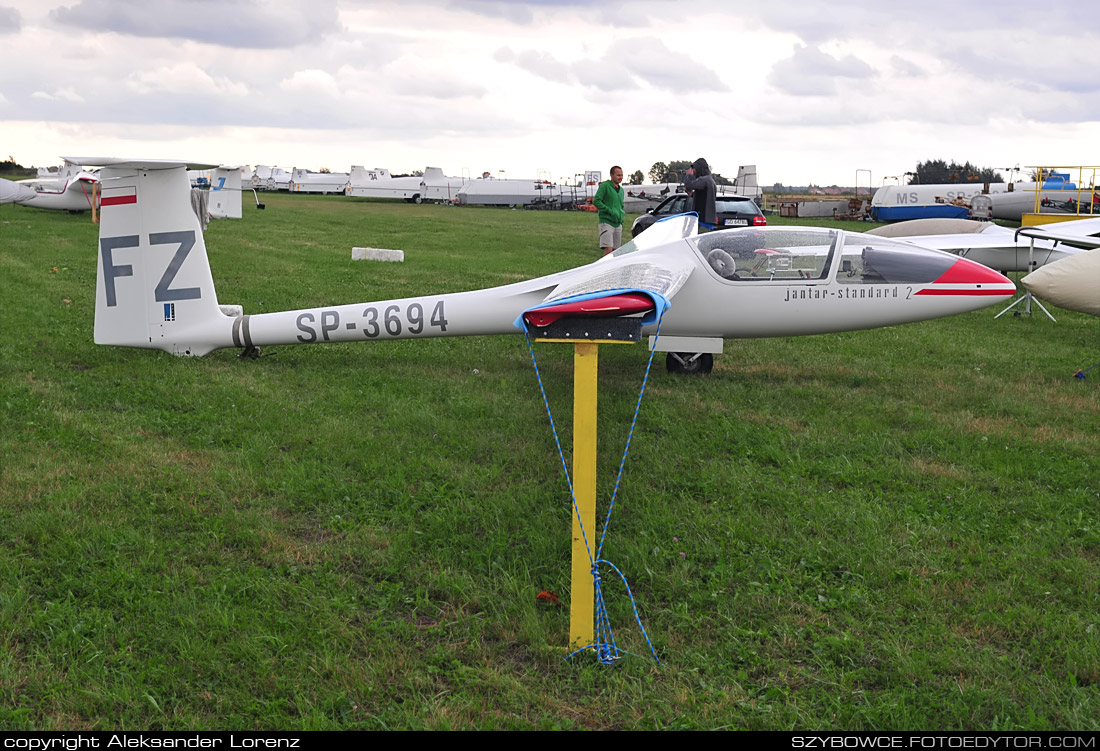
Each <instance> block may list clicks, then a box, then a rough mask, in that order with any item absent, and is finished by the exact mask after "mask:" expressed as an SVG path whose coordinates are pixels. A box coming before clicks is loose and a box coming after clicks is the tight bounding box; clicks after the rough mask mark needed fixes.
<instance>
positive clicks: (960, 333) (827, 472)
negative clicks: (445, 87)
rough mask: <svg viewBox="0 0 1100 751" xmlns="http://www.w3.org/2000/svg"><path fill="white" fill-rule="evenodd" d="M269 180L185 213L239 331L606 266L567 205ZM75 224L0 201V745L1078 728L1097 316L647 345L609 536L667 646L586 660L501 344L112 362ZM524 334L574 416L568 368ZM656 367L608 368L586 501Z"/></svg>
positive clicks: (544, 450) (90, 265)
mask: <svg viewBox="0 0 1100 751" xmlns="http://www.w3.org/2000/svg"><path fill="white" fill-rule="evenodd" d="M264 200H265V201H266V203H267V206H268V208H267V210H266V211H263V212H259V211H255V210H254V209H251V208H250V207H249V206H248V205H247V202H246V206H245V212H246V213H245V216H244V218H243V219H242V220H240V221H215V222H214V223H213V224H212V225H211V227H210V229H209V230H208V232H207V244H208V247H209V253H210V259H211V265H212V268H213V271H214V276H215V280H216V283H217V286H218V295H219V299H220V300H221V301H222V302H223V303H240V304H242V305H244V307H245V311H246V312H249V313H257V312H263V311H271V310H280V309H290V308H301V307H309V306H314V305H322V304H326V305H327V304H335V303H346V302H358V301H366V300H373V299H387V298H396V297H402V296H407V295H412V294H429V293H435V292H444V291H458V290H463V289H472V288H478V287H482V286H488V285H495V284H502V283H507V282H510V281H515V280H519V279H524V278H530V277H533V276H537V275H540V274H544V273H550V272H552V271H557V270H560V269H564V268H569V267H572V266H575V265H578V264H581V263H584V262H586V261H589V260H592V259H594V258H595V257H596V255H597V253H598V249H597V248H596V233H595V226H594V225H595V219H594V218H593V217H592V216H590V215H585V214H576V213H552V212H524V211H512V210H500V209H475V208H453V207H442V206H427V205H425V206H411V205H405V204H391V203H383V202H371V201H356V200H353V199H352V200H349V199H343V198H336V197H333V198H324V197H312V196H265V197H264ZM770 221H771V222H772V223H777V221H782V220H776V219H771V220H770ZM792 223H797V222H792ZM849 226H855V227H856V228H857V229H858V228H863V227H866V225H858V224H856V225H849ZM96 234H97V230H96V228H95V227H94V226H93V225H92V224H91V223H90V221H89V220H88V217H87V216H86V215H84V216H70V215H68V214H64V213H57V212H44V211H35V210H32V209H25V208H22V207H12V206H4V207H0V539H2V543H3V544H0V580H2V581H3V583H4V584H3V586H2V587H0V727H4V728H8V729H88V728H99V729H108V728H131V729H133V728H165V729H211V728H240V729H251V728H263V729H274V728H280V729H305V728H314V729H384V728H388V729H398V728H431V729H448V728H451V729H457V728H484V729H509V728H541V729H554V728H563V729H572V728H593V729H611V728H622V729H661V728H664V729H668V728H752V729H790V728H800V729H837V728H841V729H875V728H878V729H885V728H890V729H970V728H982V729H1000V730H1012V729H1052V728H1067V729H1079V730H1097V729H1100V720H1098V719H1097V718H1098V717H1100V615H1098V614H1097V613H1098V610H1100V608H1098V606H1100V594H1098V591H1100V590H1098V588H1097V585H1096V582H1097V580H1098V579H1100V471H1098V470H1097V459H1096V457H1097V455H1098V454H1100V430H1098V427H1100V393H1098V391H1097V382H1098V381H1100V373H1097V374H1095V375H1093V376H1092V377H1091V378H1090V379H1089V380H1087V381H1081V380H1078V379H1074V378H1072V374H1073V372H1074V371H1075V370H1076V369H1077V368H1079V367H1082V366H1086V365H1089V364H1091V363H1092V362H1093V361H1095V360H1096V359H1098V358H1100V322H1098V321H1097V320H1096V319H1095V318H1092V317H1087V316H1083V315H1077V314H1073V313H1069V312H1066V311H1060V310H1059V311H1054V312H1055V314H1056V315H1057V317H1058V323H1057V324H1052V323H1051V322H1049V321H1048V320H1047V319H1045V318H1044V317H1042V316H1034V317H1031V318H1027V317H1021V318H1012V317H1009V316H1004V317H1002V318H1000V319H998V320H993V315H994V313H995V312H996V311H995V309H987V310H985V311H981V312H978V313H974V314H971V315H967V316H959V317H955V318H949V319H944V320H940V321H932V322H927V323H922V324H914V325H909V326H904V327H896V328H889V329H882V330H876V331H868V332H858V333H850V334H837V335H830V336H819V337H808V338H797V339H764V340H749V341H731V342H727V344H726V351H725V354H724V355H723V356H721V357H719V358H717V360H716V364H715V368H714V372H713V374H712V375H711V376H710V377H706V378H695V379H691V378H687V379H685V378H676V377H672V376H670V375H668V374H666V373H665V372H664V369H663V367H660V363H659V362H657V363H655V370H654V373H653V376H652V377H651V383H650V387H649V389H648V391H647V393H646V398H645V402H644V403H643V405H642V411H641V416H640V418H639V422H638V428H637V432H636V433H635V436H634V440H633V444H632V448H631V454H630V458H629V460H628V463H627V467H626V472H625V476H624V480H623V486H622V489H621V490H620V497H619V501H618V502H617V508H616V512H615V516H614V517H613V521H612V530H611V534H610V537H609V541H608V543H607V547H606V548H605V553H606V557H607V558H609V559H610V560H611V561H613V562H614V563H615V564H616V565H617V566H618V567H619V568H620V569H622V570H623V571H624V573H626V575H627V576H628V578H629V580H630V582H631V586H632V587H633V589H634V593H635V595H636V597H637V601H638V604H639V607H640V610H641V613H642V616H643V618H644V621H645V624H646V628H647V629H648V630H649V633H650V635H651V637H652V639H653V642H654V645H655V647H656V649H657V651H658V653H659V654H660V656H661V659H662V661H663V665H662V666H660V667H658V666H656V665H655V664H654V663H653V662H652V660H651V659H648V658H645V657H629V658H627V659H625V660H624V661H622V662H621V663H620V664H619V665H618V666H617V667H615V668H611V669H608V668H603V667H601V666H599V665H598V664H596V663H595V661H594V659H592V658H591V657H590V656H582V657H580V658H579V659H576V658H575V659H574V660H573V661H570V662H566V661H565V660H564V659H563V655H564V650H563V647H564V645H565V642H566V640H567V634H568V609H567V607H566V606H565V604H566V603H567V602H568V589H569V578H568V577H569V524H570V507H569V498H568V493H567V490H566V487H565V481H564V479H563V477H562V473H561V469H560V465H559V462H558V459H557V454H556V450H555V448H554V442H553V438H552V436H551V433H550V430H549V427H548V425H547V421H546V415H545V412H544V409H543V406H542V402H541V398H540V396H539V392H538V387H537V384H536V382H535V378H534V374H533V370H532V367H531V363H530V359H529V357H528V353H527V350H526V346H525V344H524V342H523V339H522V338H521V337H491V338H472V339H434V340H422V341H399V342H378V343H369V344H368V343H364V344H328V345H324V346H317V347H284V348H278V349H277V350H272V351H271V352H270V353H268V352H265V354H273V355H275V356H272V357H264V358H261V359H259V360H252V361H242V360H238V359H237V358H236V357H235V353H234V352H231V351H221V352H217V353H214V354H212V355H210V356H208V357H205V358H201V359H178V358H175V357H172V356H170V355H167V354H164V353H159V352H148V351H138V350H126V349H117V348H107V347H97V346H95V345H94V344H93V343H92V315H93V305H94V300H95V247H96ZM352 246H372V247H386V248H400V249H403V250H404V251H405V253H406V260H405V262H404V263H403V264H371V263H365V262H352V261H350V254H351V247H352ZM55 269H56V271H55ZM537 352H538V355H539V363H540V368H541V369H542V372H543V378H544V380H545V381H546V384H547V390H548V395H549V398H550V401H551V405H552V406H553V407H554V410H555V417H556V419H557V420H558V424H559V430H560V431H562V433H563V434H564V435H566V436H567V435H569V431H570V425H571V417H570V412H571V398H570V397H571V392H572V384H571V378H572V375H571V374H572V353H571V351H570V350H569V348H566V347H562V348H557V347H554V346H551V345H540V347H539V348H538V350H537ZM644 368H645V352H644V351H643V350H642V349H641V348H637V347H605V348H603V349H602V351H601V383H600V385H601V389H600V426H601V433H600V441H601V444H600V446H601V456H600V460H599V471H600V484H601V494H602V495H601V498H602V499H603V501H604V502H606V499H607V497H608V496H609V494H610V485H611V482H612V480H613V478H614V474H615V470H616V469H617V466H618V461H619V456H620V453H621V451H622V446H623V443H624V441H625V437H626V429H627V426H628V423H629V420H630V416H631V414H632V412H633V409H634V402H635V400H636V398H637V389H638V387H639V386H640V383H641V378H642V374H643V372H644ZM475 371H477V372H476V373H475ZM568 455H569V447H568V446H566V456H567V457H568ZM602 514H603V511H602V510H601V512H600V515H601V517H602ZM609 580H610V577H608V584H607V588H608V591H609V598H610V610H611V615H612V619H613V622H614V624H615V626H616V629H617V631H616V633H617V636H618V638H619V643H620V645H622V646H624V647H625V648H627V649H629V650H630V651H632V652H635V653H638V654H644V653H645V652H646V651H647V649H646V645H645V643H644V641H643V640H642V639H641V637H640V635H639V634H638V631H637V628H636V627H635V626H634V624H633V618H632V615H631V612H630V605H629V601H628V600H627V598H626V597H625V595H624V594H623V590H622V588H621V586H620V585H619V584H617V583H616V582H615V581H609ZM543 589H549V590H551V591H554V592H556V593H558V594H559V595H560V596H561V598H562V602H563V606H562V607H554V606H549V605H544V604H542V603H540V602H538V601H536V599H535V595H536V594H537V593H538V592H539V591H540V590H543Z"/></svg>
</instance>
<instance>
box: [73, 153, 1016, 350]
mask: <svg viewBox="0 0 1100 751" xmlns="http://www.w3.org/2000/svg"><path fill="white" fill-rule="evenodd" d="M74 161H77V160H74ZM79 161H80V162H81V163H84V164H96V165H101V166H102V167H103V171H102V173H101V174H102V177H103V199H102V209H103V210H102V220H101V224H100V236H99V252H98V270H97V289H96V310H95V341H96V343H98V344H108V345H116V346H126V347H140V348H145V349H161V350H165V351H167V352H172V353H175V354H178V355H195V356H199V355H205V354H207V353H209V352H212V351H213V350H216V349H220V348H238V349H242V350H245V351H246V352H247V351H253V350H255V349H256V348H258V347H261V346H267V345H281V344H313V343H323V342H348V341H372V340H381V339H406V338H414V339H415V338H424V337H441V336H477V335H487V334H507V333H520V332H521V331H522V330H524V329H526V331H527V332H528V333H530V334H531V335H532V336H534V337H549V338H559V337H561V336H566V337H569V336H573V337H578V338H580V337H585V336H587V337H588V338H597V339H598V338H603V337H604V333H603V332H605V331H608V329H610V328H614V327H615V326H617V325H620V324H621V325H622V326H623V327H624V330H630V331H632V332H633V333H630V334H628V335H626V338H633V337H634V336H638V337H639V338H640V337H641V336H643V335H650V336H652V335H653V334H654V333H655V332H656V330H657V326H658V322H659V325H660V337H659V339H658V340H657V347H656V348H657V349H660V350H661V351H665V352H670V353H671V354H670V356H669V359H668V361H667V364H668V366H669V368H670V369H671V370H686V371H689V372H690V371H693V370H696V371H703V372H705V371H706V370H709V368H710V365H711V363H712V362H713V359H712V356H711V355H712V353H716V352H720V351H721V349H722V340H723V339H726V338H751V337H767V336H793V335H802V334H821V333H827V332H836V331H850V330H858V329H869V328H875V327H880V326H892V325H894V324H899V323H907V322H912V321H922V320H926V319H931V318H939V317H942V316H948V315H953V314H956V313H965V312H968V311H972V310H976V309H978V308H982V307H985V306H987V305H991V304H995V303H999V302H1002V301H1004V300H1007V299H1008V298H1010V297H1012V295H1013V294H1014V293H1015V291H1016V290H1015V286H1014V285H1013V284H1012V282H1011V281H1010V280H1008V279H1006V278H1005V277H1004V276H1002V275H1001V274H999V273H997V272H995V271H992V270H991V269H988V268H986V267H985V266H982V265H980V264H978V263H975V262H974V261H971V260H968V259H965V258H959V257H957V256H953V255H950V254H948V253H943V252H940V251H936V250H929V249H924V248H919V247H916V246H914V245H912V244H909V243H900V242H896V241H893V240H889V239H884V238H880V237H873V236H869V235H865V234H861V233H853V232H844V231H839V230H833V229H817V228H788V227H772V228H751V229H733V230H723V231H718V232H711V233H708V234H703V235H697V234H696V220H695V217H694V216H693V215H687V216H679V217H672V218H670V219H669V220H665V221H662V222H659V223H657V224H656V225H654V227H652V228H650V229H649V230H647V231H646V232H645V233H643V234H642V235H639V237H638V238H636V239H635V240H634V241H633V242H631V243H629V244H627V245H625V246H623V247H622V248H620V249H618V250H617V251H615V252H614V253H613V254H611V255H608V256H605V257H603V258H601V259H600V260H598V261H596V262H594V263H591V264H588V265H586V266H582V267H579V268H575V269H571V270H568V271H562V272H560V273H556V274H551V275H549V276H545V277H540V278H538V279H532V280H529V281H526V282H519V283H516V284H509V285H506V286H502V287H494V288H490V289H484V290H478V291H472V292H459V293H452V294H435V295H425V296H420V297H410V298H403V299H399V300H385V301H380V302H367V303H354V304H334V305H329V306H324V307H318V308H307V309H302V310H293V311H287V312H281V313H261V314H254V315H226V314H225V313H223V312H222V310H221V309H220V308H219V305H218V299H217V295H216V293H215V291H214V282H213V279H212V277H211V273H210V266H209V262H208V260H207V255H206V247H205V243H204V240H203V235H202V232H201V231H200V229H199V226H198V222H197V220H196V218H195V216H194V214H193V213H192V211H191V206H190V201H189V192H190V186H189V185H188V182H187V176H186V172H185V169H186V166H187V163H185V162H175V161H157V160H153V161H133V160H109V159H82V160H79ZM758 251H764V252H763V253H761V252H758ZM620 338H621V337H620ZM651 344H652V340H651ZM677 352H679V353H685V352H690V353H702V354H701V355H699V354H696V355H691V356H687V357H686V359H685V356H678V355H676V354H675V353H677Z"/></svg>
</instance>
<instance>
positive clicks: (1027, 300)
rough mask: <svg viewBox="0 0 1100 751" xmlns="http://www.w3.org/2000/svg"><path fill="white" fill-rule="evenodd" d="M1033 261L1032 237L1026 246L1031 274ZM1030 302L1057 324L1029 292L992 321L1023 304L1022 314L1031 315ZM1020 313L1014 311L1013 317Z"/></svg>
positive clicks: (1033, 242)
mask: <svg viewBox="0 0 1100 751" xmlns="http://www.w3.org/2000/svg"><path fill="white" fill-rule="evenodd" d="M1034 259H1035V238H1034V237H1033V238H1031V244H1030V245H1029V246H1028V249H1027V268H1028V273H1031V272H1032V271H1034V270H1035V260H1034ZM1032 301H1034V302H1035V304H1036V305H1038V306H1039V310H1041V311H1043V313H1045V314H1046V317H1047V318H1049V319H1050V320H1052V321H1054V322H1055V323H1058V319H1056V318H1055V317H1054V316H1052V315H1051V314H1050V311H1049V310H1047V309H1046V308H1044V307H1043V304H1042V303H1041V302H1039V301H1038V300H1037V299H1035V295H1033V294H1031V292H1030V291H1025V292H1024V294H1023V296H1021V297H1017V298H1016V299H1015V300H1013V301H1012V302H1011V303H1010V304H1009V306H1008V307H1007V308H1005V309H1004V310H1002V311H1001V312H1000V313H998V314H997V315H995V316H993V318H994V320H996V319H997V318H1000V317H1001V316H1003V315H1004V314H1005V313H1007V312H1008V311H1010V310H1012V309H1013V308H1015V307H1016V306H1017V305H1019V304H1020V303H1023V304H1024V309H1023V311H1022V312H1024V313H1027V314H1028V315H1031V303H1032ZM1020 313H1021V311H1019V310H1018V311H1016V313H1015V314H1014V315H1020Z"/></svg>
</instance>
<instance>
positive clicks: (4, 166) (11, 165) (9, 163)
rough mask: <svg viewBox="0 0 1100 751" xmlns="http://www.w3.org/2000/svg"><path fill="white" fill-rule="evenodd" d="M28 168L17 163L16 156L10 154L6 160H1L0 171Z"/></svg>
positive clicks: (25, 169) (17, 170) (24, 169)
mask: <svg viewBox="0 0 1100 751" xmlns="http://www.w3.org/2000/svg"><path fill="white" fill-rule="evenodd" d="M26 171H27V168H26V167H24V166H23V165H22V164H17V163H16V161H15V157H13V156H9V157H8V158H7V159H5V160H4V161H2V162H0V172H26Z"/></svg>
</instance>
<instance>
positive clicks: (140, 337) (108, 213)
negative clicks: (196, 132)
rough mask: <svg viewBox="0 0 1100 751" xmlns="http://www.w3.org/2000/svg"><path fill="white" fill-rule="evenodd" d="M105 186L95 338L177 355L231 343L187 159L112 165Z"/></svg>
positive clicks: (105, 174)
mask: <svg viewBox="0 0 1100 751" xmlns="http://www.w3.org/2000/svg"><path fill="white" fill-rule="evenodd" d="M101 188H102V190H101V199H100V207H101V219H100V225H99V253H98V259H97V264H96V266H97V269H96V307H95V342H96V344H110V345H115V346H122V347H141V348H144V349H162V350H165V351H167V352H173V353H175V354H178V355H204V354H206V353H208V352H210V351H212V350H214V349H218V348H219V347H225V346H232V338H231V336H229V335H228V334H229V332H230V331H231V329H232V324H233V319H232V318H230V317H228V316H226V315H225V314H223V313H222V312H221V310H220V308H219V307H218V298H217V295H216V294H215V292H214V280H213V277H212V276H211V274H210V263H209V261H208V260H207V257H206V243H205V242H204V240H203V234H202V229H201V227H200V226H199V221H198V218H197V217H196V216H195V213H194V211H193V210H192V208H191V186H190V183H189V182H188V180H187V171H186V165H184V164H179V165H176V164H168V163H140V162H133V163H123V164H114V165H112V166H110V167H105V168H104V170H103V172H102V183H101Z"/></svg>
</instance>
